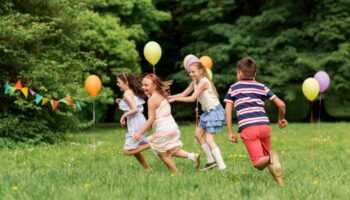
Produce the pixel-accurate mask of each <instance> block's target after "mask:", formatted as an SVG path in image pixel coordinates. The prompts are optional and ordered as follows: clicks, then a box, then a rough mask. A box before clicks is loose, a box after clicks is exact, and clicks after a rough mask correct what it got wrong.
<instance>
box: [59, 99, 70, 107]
mask: <svg viewBox="0 0 350 200" xmlns="http://www.w3.org/2000/svg"><path fill="white" fill-rule="evenodd" d="M60 103H64V104H66V105H68V103H67V100H66V99H65V98H63V99H60Z"/></svg>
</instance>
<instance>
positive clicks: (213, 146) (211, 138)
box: [205, 133, 226, 170]
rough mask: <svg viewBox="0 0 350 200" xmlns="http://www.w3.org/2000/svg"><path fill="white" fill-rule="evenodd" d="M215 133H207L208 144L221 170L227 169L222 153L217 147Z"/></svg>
mask: <svg viewBox="0 0 350 200" xmlns="http://www.w3.org/2000/svg"><path fill="white" fill-rule="evenodd" d="M214 137H215V133H207V134H206V136H205V140H206V142H207V144H208V145H209V147H210V149H211V152H212V153H213V155H214V157H215V160H216V162H217V163H218V165H219V169H221V170H222V169H226V165H225V163H224V160H223V159H222V156H221V152H220V149H219V147H218V146H217V145H216V143H215V140H214Z"/></svg>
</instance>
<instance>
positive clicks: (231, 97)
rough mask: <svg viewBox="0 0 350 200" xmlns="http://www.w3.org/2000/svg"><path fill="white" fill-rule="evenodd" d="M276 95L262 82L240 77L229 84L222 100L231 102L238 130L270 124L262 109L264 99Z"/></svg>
mask: <svg viewBox="0 0 350 200" xmlns="http://www.w3.org/2000/svg"><path fill="white" fill-rule="evenodd" d="M275 97H276V95H275V94H274V93H273V92H272V91H271V90H270V89H269V88H267V87H266V86H265V85H264V84H262V83H259V82H257V81H255V80H253V79H242V80H240V81H238V82H236V83H235V84H233V85H231V86H230V89H229V90H228V92H227V94H226V96H225V99H224V102H225V103H232V104H233V106H234V107H235V109H236V112H237V120H238V132H241V131H242V130H243V129H244V128H247V127H249V126H254V125H262V124H270V121H269V118H268V117H267V115H266V113H265V109H264V105H265V102H264V101H265V99H267V98H268V99H270V100H272V99H273V98H275Z"/></svg>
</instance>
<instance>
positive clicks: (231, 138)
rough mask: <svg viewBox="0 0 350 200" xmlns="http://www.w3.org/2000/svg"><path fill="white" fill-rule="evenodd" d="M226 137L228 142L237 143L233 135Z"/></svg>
mask: <svg viewBox="0 0 350 200" xmlns="http://www.w3.org/2000/svg"><path fill="white" fill-rule="evenodd" d="M228 137H229V140H230V142H232V143H238V140H237V137H236V135H235V134H234V133H230V134H229V136H228Z"/></svg>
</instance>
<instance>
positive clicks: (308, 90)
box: [302, 78, 320, 101]
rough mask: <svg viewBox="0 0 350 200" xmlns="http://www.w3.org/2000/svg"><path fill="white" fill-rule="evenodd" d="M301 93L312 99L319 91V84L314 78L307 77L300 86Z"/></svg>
mask: <svg viewBox="0 0 350 200" xmlns="http://www.w3.org/2000/svg"><path fill="white" fill-rule="evenodd" d="M302 90H303V93H304V95H305V97H306V98H307V99H309V100H310V101H313V100H314V99H315V98H316V97H317V95H318V93H319V92H320V85H319V84H318V82H317V80H316V79H314V78H307V79H306V80H305V81H304V83H303V86H302Z"/></svg>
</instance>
